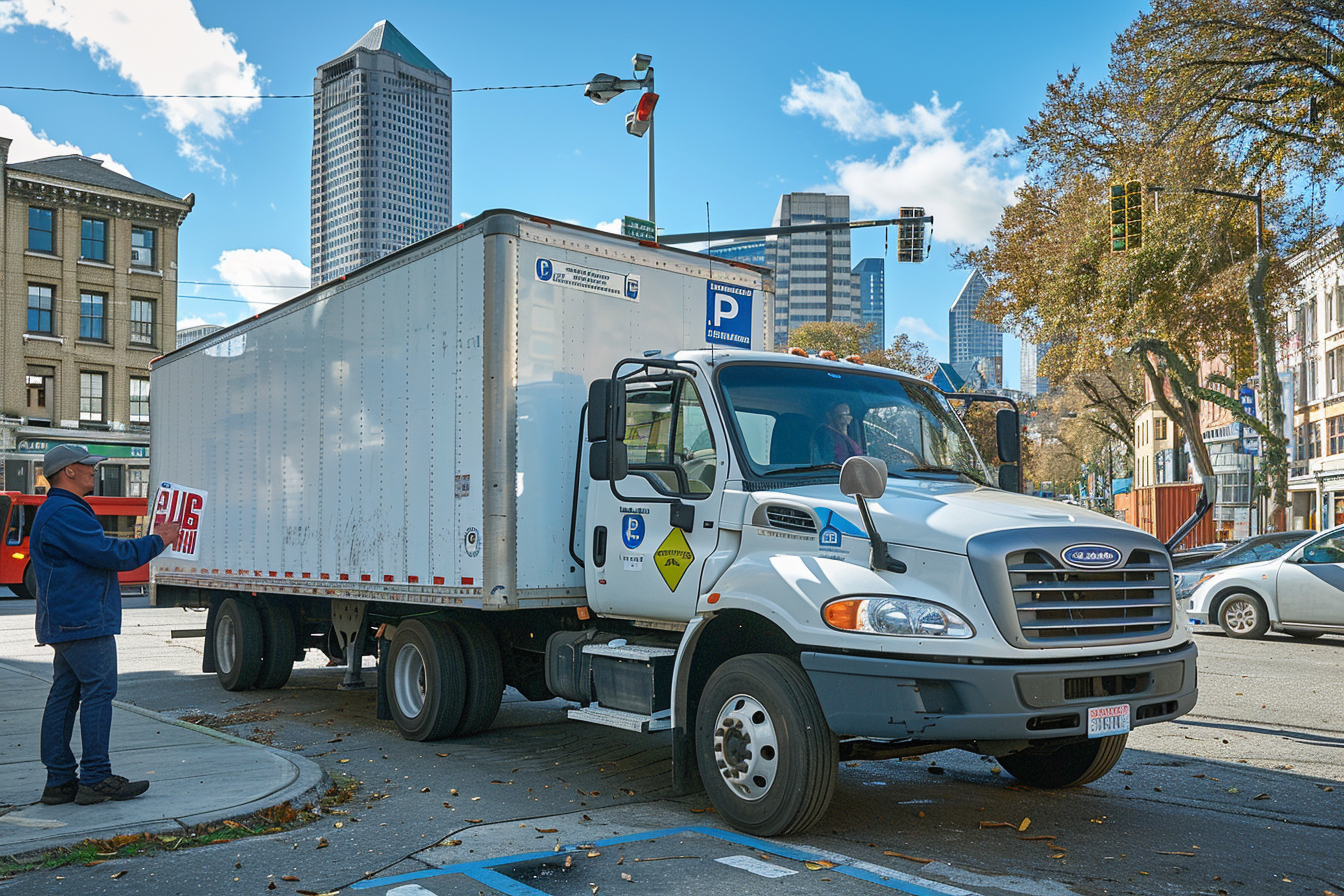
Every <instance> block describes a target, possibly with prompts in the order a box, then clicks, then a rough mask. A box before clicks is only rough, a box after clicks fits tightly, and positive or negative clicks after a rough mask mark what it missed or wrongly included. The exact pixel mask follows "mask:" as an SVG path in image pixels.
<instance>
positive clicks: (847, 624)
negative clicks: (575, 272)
mask: <svg viewBox="0 0 1344 896" xmlns="http://www.w3.org/2000/svg"><path fill="white" fill-rule="evenodd" d="M861 603H863V601H861V600H838V601H836V602H835V603H833V604H827V605H826V609H825V610H823V611H822V618H824V619H825V620H826V624H827V625H829V626H830V627H831V628H841V629H845V630H846V631H851V632H852V631H857V630H858V628H859V604H861Z"/></svg>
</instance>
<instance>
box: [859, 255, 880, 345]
mask: <svg viewBox="0 0 1344 896" xmlns="http://www.w3.org/2000/svg"><path fill="white" fill-rule="evenodd" d="M886 269H887V262H886V260H885V259H882V258H865V259H864V260H863V261H861V262H859V263H858V264H857V265H855V266H854V283H855V286H856V287H857V288H858V290H859V310H860V313H861V314H862V315H863V320H862V321H860V322H861V323H862V324H863V325H864V326H865V327H866V326H868V324H877V326H876V327H874V328H873V338H872V342H871V343H870V344H869V345H868V348H870V349H873V348H884V347H885V346H886V344H887V336H886V333H887V308H886V304H887V298H886V291H887V287H886V281H887V274H886Z"/></svg>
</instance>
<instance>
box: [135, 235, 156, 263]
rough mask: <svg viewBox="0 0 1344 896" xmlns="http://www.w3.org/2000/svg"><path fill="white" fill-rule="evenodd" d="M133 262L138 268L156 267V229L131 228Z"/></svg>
mask: <svg viewBox="0 0 1344 896" xmlns="http://www.w3.org/2000/svg"><path fill="white" fill-rule="evenodd" d="M131 264H133V265H135V266H136V267H138V268H152V267H154V231H152V230H150V229H149V228H148V227H132V228H131Z"/></svg>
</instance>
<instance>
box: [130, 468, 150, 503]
mask: <svg viewBox="0 0 1344 896" xmlns="http://www.w3.org/2000/svg"><path fill="white" fill-rule="evenodd" d="M126 497H128V498H148V497H149V470H147V469H145V468H144V467H127V468H126Z"/></svg>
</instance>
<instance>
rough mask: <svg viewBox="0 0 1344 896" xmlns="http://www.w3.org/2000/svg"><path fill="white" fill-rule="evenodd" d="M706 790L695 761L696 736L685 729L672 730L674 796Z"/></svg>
mask: <svg viewBox="0 0 1344 896" xmlns="http://www.w3.org/2000/svg"><path fill="white" fill-rule="evenodd" d="M704 789H705V784H704V782H703V781H701V780H700V769H699V766H698V765H697V763H696V761H695V735H694V734H693V733H688V732H687V731H686V729H685V728H673V729H672V796H688V795H690V794H692V793H699V792H701V791H703V790H704Z"/></svg>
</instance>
